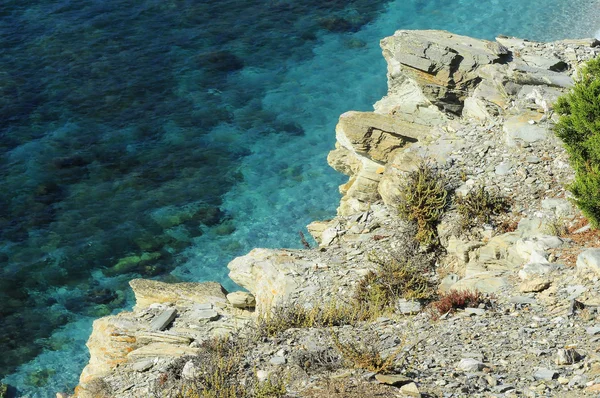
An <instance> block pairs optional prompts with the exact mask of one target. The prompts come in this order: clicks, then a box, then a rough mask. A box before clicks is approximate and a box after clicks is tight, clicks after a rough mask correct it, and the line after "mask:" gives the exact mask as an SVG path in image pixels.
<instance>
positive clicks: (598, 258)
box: [577, 249, 600, 275]
mask: <svg viewBox="0 0 600 398" xmlns="http://www.w3.org/2000/svg"><path fill="white" fill-rule="evenodd" d="M577 270H578V271H580V272H588V271H591V272H595V273H596V274H598V275H600V249H588V250H585V251H584V252H582V253H581V254H579V256H577Z"/></svg>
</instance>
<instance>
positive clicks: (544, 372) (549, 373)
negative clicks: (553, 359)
mask: <svg viewBox="0 0 600 398" xmlns="http://www.w3.org/2000/svg"><path fill="white" fill-rule="evenodd" d="M557 374H558V373H557V372H556V371H555V370H552V369H544V368H540V369H538V370H537V371H536V372H535V373H534V374H533V378H534V379H536V380H543V381H551V380H552V379H554V378H555V377H556V376H557Z"/></svg>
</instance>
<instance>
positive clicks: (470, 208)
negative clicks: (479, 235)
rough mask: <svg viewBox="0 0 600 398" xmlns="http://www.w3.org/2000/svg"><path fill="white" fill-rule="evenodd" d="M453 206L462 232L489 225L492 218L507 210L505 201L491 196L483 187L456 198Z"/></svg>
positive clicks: (507, 206)
mask: <svg viewBox="0 0 600 398" xmlns="http://www.w3.org/2000/svg"><path fill="white" fill-rule="evenodd" d="M454 204H455V205H456V208H457V210H458V214H459V215H460V227H461V229H462V230H463V231H466V230H468V229H470V228H473V227H476V226H480V225H483V224H489V223H490V221H491V219H492V217H494V216H498V215H500V214H502V213H503V212H506V211H507V210H508V208H509V205H508V201H507V199H505V198H503V197H500V196H497V195H494V194H491V193H490V192H488V191H487V190H486V189H485V188H484V187H483V186H480V187H476V188H473V189H472V190H471V191H469V192H468V193H467V194H466V195H464V196H460V195H459V196H456V197H455V198H454Z"/></svg>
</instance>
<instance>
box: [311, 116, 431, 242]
mask: <svg viewBox="0 0 600 398" xmlns="http://www.w3.org/2000/svg"><path fill="white" fill-rule="evenodd" d="M427 132H428V128H426V127H424V126H421V125H416V124H413V123H409V122H406V121H403V120H401V119H399V118H396V117H393V116H388V115H381V114H377V113H373V112H346V113H344V114H342V115H341V116H340V119H339V122H338V124H337V126H336V139H337V144H336V149H335V150H334V151H333V152H332V153H331V154H330V156H329V157H328V160H329V162H330V164H331V165H332V166H333V167H334V168H335V169H336V170H340V171H342V172H344V173H345V174H348V175H349V176H350V180H349V181H348V183H346V184H344V185H342V186H341V187H340V192H341V193H342V194H343V195H344V198H342V201H341V204H340V208H339V209H338V213H339V214H340V215H350V214H354V213H356V212H360V211H364V210H366V208H367V207H368V204H369V203H373V202H375V201H376V200H377V199H379V194H378V190H377V188H378V184H379V181H380V180H381V176H382V174H383V171H384V167H383V166H384V164H385V163H386V162H387V161H388V160H389V159H390V158H391V157H393V156H394V154H395V153H397V152H398V151H401V150H402V148H404V147H405V146H406V145H407V144H409V143H414V142H416V141H418V140H420V139H421V138H423V137H425V136H426V135H427ZM321 239H324V238H323V237H321ZM321 243H323V242H321Z"/></svg>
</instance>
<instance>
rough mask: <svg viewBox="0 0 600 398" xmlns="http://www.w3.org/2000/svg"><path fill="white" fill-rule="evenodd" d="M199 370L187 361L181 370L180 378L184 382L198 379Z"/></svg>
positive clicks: (191, 362)
mask: <svg viewBox="0 0 600 398" xmlns="http://www.w3.org/2000/svg"><path fill="white" fill-rule="evenodd" d="M199 373H200V370H199V369H198V367H197V366H196V364H194V362H193V361H187V362H186V363H185V365H183V369H182V370H181V377H182V378H183V379H185V380H194V379H195V378H196V377H198V374H199Z"/></svg>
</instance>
